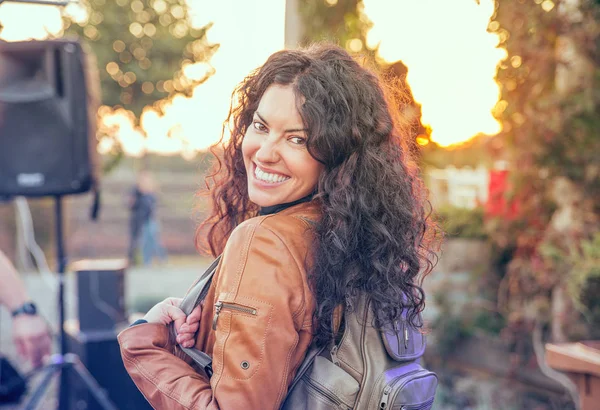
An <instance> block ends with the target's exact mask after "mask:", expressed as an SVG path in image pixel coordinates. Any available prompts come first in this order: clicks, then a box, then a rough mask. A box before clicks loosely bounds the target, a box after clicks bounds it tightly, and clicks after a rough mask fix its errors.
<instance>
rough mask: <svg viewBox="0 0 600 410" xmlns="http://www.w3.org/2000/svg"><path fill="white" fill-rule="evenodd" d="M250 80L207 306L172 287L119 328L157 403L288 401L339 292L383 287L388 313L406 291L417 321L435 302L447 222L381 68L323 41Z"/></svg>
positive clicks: (231, 152)
mask: <svg viewBox="0 0 600 410" xmlns="http://www.w3.org/2000/svg"><path fill="white" fill-rule="evenodd" d="M235 95H236V96H237V98H238V100H237V104H236V105H234V106H233V108H232V110H231V112H230V120H232V124H233V129H232V132H231V139H230V140H229V141H228V142H227V144H226V145H225V149H224V153H223V159H222V161H221V162H220V163H219V164H222V165H224V166H221V167H220V168H221V169H220V170H219V171H220V172H218V173H217V172H215V174H213V178H215V179H214V180H215V184H214V185H213V186H212V188H211V192H212V204H213V211H212V215H211V216H210V217H209V218H208V219H207V221H206V225H205V226H208V227H209V230H208V234H207V236H206V237H207V244H208V247H209V248H210V251H211V252H212V254H213V255H215V256H216V255H219V254H221V253H222V254H223V257H222V259H221V261H220V262H219V266H218V268H217V272H216V274H215V278H214V280H213V283H212V285H211V288H210V291H209V293H208V295H207V297H206V300H205V304H204V306H203V309H202V311H201V312H200V311H199V310H196V311H194V312H193V313H192V314H190V316H189V317H188V318H187V321H186V319H185V315H184V314H183V313H182V312H181V311H179V310H178V308H177V307H176V306H177V304H178V301H177V300H174V299H168V300H167V301H165V302H162V303H160V304H159V305H157V306H155V307H154V308H153V309H151V310H150V311H149V312H148V314H147V315H146V317H145V320H146V321H147V322H149V323H144V324H139V325H136V326H132V327H130V328H129V329H127V330H125V331H124V332H122V333H121V334H120V336H119V340H120V343H121V349H122V354H123V359H124V362H125V365H126V367H127V370H128V372H129V373H130V375H131V376H132V378H133V379H134V381H135V383H136V384H137V386H138V387H139V388H140V390H141V391H142V392H143V393H144V395H145V396H146V398H147V399H148V400H149V401H150V403H151V404H152V405H153V406H154V407H155V408H160V409H167V408H168V409H184V408H186V409H191V408H193V409H219V408H220V409H276V408H278V407H279V406H280V405H281V403H282V401H283V399H284V398H285V396H286V393H287V390H288V388H289V384H290V382H291V381H292V379H293V376H294V374H295V371H296V369H297V368H298V366H299V365H300V363H301V362H302V359H303V357H304V356H305V354H306V352H307V349H308V347H309V345H310V344H311V343H313V342H314V343H316V344H318V345H322V344H324V343H328V342H330V341H331V340H332V339H333V338H334V337H335V335H334V332H333V326H332V322H333V320H332V317H333V312H334V309H335V308H336V306H338V305H340V304H342V303H346V304H351V303H352V301H353V299H354V298H355V297H356V296H357V295H358V294H359V293H363V292H368V293H369V294H370V296H371V298H372V300H373V303H374V306H375V310H376V325H377V326H385V325H386V324H389V323H391V322H392V321H395V320H397V319H398V318H399V316H400V314H401V310H402V309H401V307H403V306H406V307H407V308H408V309H409V318H410V320H411V321H412V322H413V323H415V324H416V325H418V323H416V322H418V319H417V316H418V313H419V312H420V311H421V310H422V309H423V307H424V294H423V291H422V290H421V288H420V287H419V286H418V283H419V282H418V278H419V275H420V274H421V275H423V274H426V273H428V272H429V271H430V270H431V268H432V265H433V262H432V261H433V259H434V254H433V252H431V251H430V242H431V241H430V239H431V238H432V236H431V234H433V233H434V232H435V229H434V227H433V225H432V224H431V223H429V222H428V219H427V212H426V209H425V204H426V203H427V201H426V199H425V190H424V188H423V186H422V183H421V181H420V180H419V178H418V175H417V168H416V167H415V165H414V163H412V162H411V160H410V158H409V149H408V148H407V146H408V141H405V140H403V139H402V138H401V135H400V133H399V130H398V127H397V125H396V124H397V123H396V122H395V120H394V116H393V114H392V112H393V111H392V110H393V108H392V105H391V103H390V102H389V101H388V100H387V99H386V97H385V95H386V93H385V92H384V89H383V85H382V83H381V82H380V81H379V80H378V78H377V77H376V76H375V75H374V74H373V73H372V72H370V71H368V70H366V69H364V68H362V67H361V66H360V65H359V64H358V63H357V62H355V61H354V60H353V59H352V58H351V57H350V56H349V55H348V54H347V53H346V52H345V51H344V50H342V49H340V48H338V47H335V46H315V47H312V48H309V49H306V50H295V51H281V52H278V53H275V54H273V55H272V56H271V57H270V58H269V59H268V60H267V62H266V63H265V64H264V65H263V66H262V67H260V68H259V69H257V70H256V71H255V72H253V73H252V74H251V75H250V76H248V77H247V78H246V79H245V81H244V82H243V83H242V84H241V85H240V86H239V88H238V89H237V90H236V93H235ZM216 178H218V179H216ZM403 294H405V295H408V297H407V298H405V299H403V296H402V295H403ZM198 317H200V319H198ZM171 321H174V322H175V328H176V329H177V331H178V333H179V336H178V340H177V341H178V342H179V343H180V344H182V345H183V346H189V344H190V342H191V343H192V344H194V345H195V347H196V348H197V349H199V350H201V351H204V352H205V353H207V354H209V355H210V356H211V357H212V359H213V370H214V374H213V375H212V377H211V378H210V380H208V379H207V378H206V377H205V376H203V375H200V374H198V373H197V372H196V371H194V369H193V368H192V367H191V366H190V365H188V363H187V362H185V361H184V360H181V359H179V358H178V357H176V356H175V355H174V354H173V350H174V348H173V346H172V345H171V344H170V343H169V341H168V332H167V327H166V326H165V325H166V324H168V323H170V322H171ZM198 321H199V329H198V332H197V335H195V337H194V339H193V340H191V338H190V334H193V333H194V332H195V330H196V329H197V327H198V323H197V322H198Z"/></svg>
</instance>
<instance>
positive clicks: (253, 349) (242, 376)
mask: <svg viewBox="0 0 600 410" xmlns="http://www.w3.org/2000/svg"><path fill="white" fill-rule="evenodd" d="M272 311H273V307H272V306H271V305H270V304H269V303H266V302H264V301H260V300H255V299H251V298H244V297H238V298H236V299H235V300H226V299H218V300H217V303H215V310H214V314H213V321H212V329H213V331H214V332H215V345H214V348H213V371H214V373H220V374H221V375H222V376H223V377H228V378H233V379H236V380H248V379H250V378H252V377H253V376H254V375H255V374H256V373H257V372H258V371H259V369H260V368H261V366H262V365H263V361H264V359H265V355H266V353H265V345H266V343H267V334H268V333H269V331H270V328H271V326H270V324H271V320H270V318H271V315H272Z"/></svg>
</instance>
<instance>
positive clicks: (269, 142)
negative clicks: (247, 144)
mask: <svg viewBox="0 0 600 410" xmlns="http://www.w3.org/2000/svg"><path fill="white" fill-rule="evenodd" d="M278 150H279V148H278V144H277V140H276V139H275V138H272V137H271V136H269V137H268V138H265V139H264V140H263V141H262V142H261V144H260V147H259V148H258V151H256V159H257V160H258V161H259V162H263V163H273V162H277V160H278V159H279V151H278Z"/></svg>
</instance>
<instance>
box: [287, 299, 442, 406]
mask: <svg viewBox="0 0 600 410" xmlns="http://www.w3.org/2000/svg"><path fill="white" fill-rule="evenodd" d="M344 317H345V329H344V331H343V334H342V338H341V339H340V341H339V343H337V344H331V345H330V346H326V347H325V348H320V349H317V348H312V349H311V350H309V352H308V354H307V355H306V358H305V359H304V362H303V363H302V365H301V366H300V368H299V369H298V372H297V374H296V377H295V378H294V381H293V382H292V385H291V386H290V389H289V390H288V395H287V397H286V399H285V401H284V403H283V406H282V407H281V408H282V410H292V409H293V410H298V409H307V410H308V409H310V410H325V409H348V410H350V409H352V410H367V409H369V410H371V409H394V410H426V409H430V408H431V407H432V406H433V400H434V396H435V391H436V388H437V383H438V379H437V376H436V375H435V373H433V372H430V371H429V370H426V369H424V368H423V367H421V365H420V364H419V359H420V358H421V356H422V355H423V353H424V351H425V336H424V335H423V334H422V333H421V332H420V331H419V330H418V329H416V328H414V327H412V326H411V325H410V324H409V323H408V321H407V320H406V312H404V313H403V316H402V320H401V321H398V322H397V324H396V326H395V329H391V328H390V329H388V330H386V331H379V330H377V329H375V328H374V327H373V326H372V323H373V322H372V320H373V310H372V308H371V304H370V301H369V299H368V298H367V297H366V296H361V297H359V298H358V300H357V303H356V306H354V307H353V309H351V310H349V309H346V312H345V313H344Z"/></svg>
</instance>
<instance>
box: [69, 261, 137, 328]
mask: <svg viewBox="0 0 600 410" xmlns="http://www.w3.org/2000/svg"><path fill="white" fill-rule="evenodd" d="M126 267H127V261H126V260H125V259H105V260H81V261H77V262H75V263H74V264H73V265H72V269H73V271H75V272H76V277H77V317H78V319H79V330H81V331H82V332H87V331H102V330H114V329H115V328H116V327H118V326H119V325H121V324H123V323H125V322H126V320H127V318H126V313H125V269H126Z"/></svg>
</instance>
